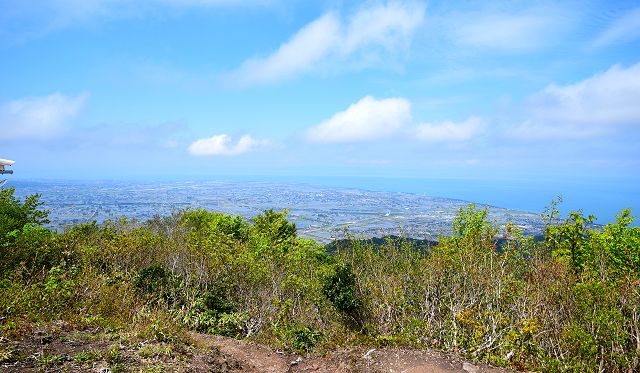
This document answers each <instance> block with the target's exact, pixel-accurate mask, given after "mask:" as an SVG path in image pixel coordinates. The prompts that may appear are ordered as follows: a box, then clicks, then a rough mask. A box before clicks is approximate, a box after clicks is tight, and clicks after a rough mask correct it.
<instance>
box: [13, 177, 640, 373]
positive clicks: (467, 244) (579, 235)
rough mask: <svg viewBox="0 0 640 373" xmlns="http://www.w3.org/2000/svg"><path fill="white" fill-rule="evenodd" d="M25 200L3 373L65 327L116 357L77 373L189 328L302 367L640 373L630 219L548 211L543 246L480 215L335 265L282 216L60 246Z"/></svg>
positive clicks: (180, 344)
mask: <svg viewBox="0 0 640 373" xmlns="http://www.w3.org/2000/svg"><path fill="white" fill-rule="evenodd" d="M13 192H14V191H13V189H4V190H1V191H0V364H3V363H5V364H8V363H15V362H19V361H21V359H22V360H24V359H27V358H29V357H28V356H25V355H24V354H23V353H21V351H20V350H18V349H16V348H14V346H15V344H14V343H13V342H15V341H18V340H20V339H21V338H25V337H26V336H29V335H30V334H32V333H33V332H34V330H36V329H37V328H38V327H40V326H43V325H44V326H47V325H49V326H51V325H64V328H66V329H67V330H77V331H82V332H83V333H88V332H90V333H91V334H93V335H108V336H109V340H110V341H111V342H110V343H111V345H110V346H111V347H109V348H107V349H106V350H105V351H106V352H100V353H99V354H98V353H97V354H98V355H96V356H89V355H87V356H85V357H82V356H80V357H76V356H74V357H73V363H74V364H77V366H83V365H82V364H89V362H90V361H95V360H96V359H102V360H104V361H106V362H107V363H108V364H109V365H110V367H111V371H119V370H120V371H123V370H127V369H128V368H127V361H126V359H122V358H120V357H119V356H120V355H119V353H118V347H117V346H120V344H122V343H125V342H127V343H138V342H140V343H142V342H143V341H144V342H145V343H146V342H149V341H151V342H157V343H163V345H164V346H169V348H172V349H174V351H180V350H181V349H188V346H189V345H190V344H191V343H192V342H190V340H189V337H188V332H189V331H198V332H202V333H209V334H216V335H222V336H230V337H234V338H248V339H251V340H254V341H257V342H260V343H266V344H268V345H271V346H273V347H276V348H278V349H281V350H288V351H296V352H298V353H307V352H323V351H330V350H332V349H335V348H338V347H343V346H353V345H358V346H374V347H375V346H389V345H398V346H414V347H419V348H430V349H438V350H444V351H452V352H455V353H458V354H461V355H463V356H466V357H469V358H472V359H475V360H478V361H483V362H487V363H490V364H493V365H498V366H504V367H511V368H515V369H520V370H526V369H528V370H543V371H575V372H591V371H593V372H596V371H609V372H615V371H625V372H626V371H638V370H640V360H639V358H640V228H638V227H634V226H632V225H631V223H632V221H633V217H632V216H631V212H630V211H629V210H623V211H621V212H620V214H619V215H618V217H617V222H616V223H613V224H608V225H606V226H604V227H602V228H601V229H597V228H590V227H591V226H592V225H591V224H590V223H591V222H592V221H593V217H585V216H583V215H582V214H581V213H580V212H574V213H571V214H570V215H569V216H567V217H559V216H557V215H558V212H557V209H556V207H557V206H556V204H555V203H552V204H551V206H550V207H549V208H548V209H547V212H546V214H545V215H544V216H543V219H545V222H546V229H545V235H544V239H542V240H534V239H533V238H532V237H524V236H523V235H522V234H521V233H520V232H519V231H518V229H517V228H516V227H515V226H507V227H506V228H503V229H499V228H498V227H496V226H495V225H494V224H493V223H492V222H490V221H488V220H487V215H486V211H485V210H479V209H477V208H476V207H475V206H474V205H470V206H468V207H467V208H466V209H461V210H460V211H459V213H458V216H457V218H456V219H455V221H454V223H453V230H454V235H453V236H451V237H441V238H440V239H439V240H438V242H437V243H433V245H430V246H429V249H428V250H423V249H420V248H417V247H416V244H415V242H413V241H409V240H403V239H401V238H390V239H387V240H386V241H385V242H378V241H375V242H374V241H366V240H352V241H350V242H342V243H340V242H339V243H336V244H334V245H333V246H332V253H331V254H328V253H327V251H326V250H325V248H324V246H322V245H320V244H318V243H316V242H314V241H311V240H306V239H302V238H299V237H297V236H296V227H295V225H294V224H292V223H290V222H288V221H287V217H286V216H287V212H286V211H282V212H275V211H271V210H269V211H265V212H264V213H263V214H261V215H259V216H257V217H256V218H254V219H253V220H252V221H246V220H245V219H243V218H241V217H239V216H230V215H225V214H221V213H216V212H210V211H204V210H187V211H182V212H179V213H175V214H173V215H171V216H164V217H160V216H159V217H156V218H154V219H151V220H149V221H145V222H138V221H131V220H127V219H125V218H123V219H122V220H119V221H113V222H108V223H105V224H100V225H99V224H95V223H90V224H83V225H78V226H74V227H70V228H69V229H67V230H66V231H65V232H63V233H56V232H53V231H51V230H49V229H47V228H45V227H44V226H43V224H45V223H46V222H47V211H45V210H43V209H42V206H41V203H40V202H39V196H37V195H35V196H30V197H28V198H27V199H25V200H24V201H20V200H17V199H16V198H15V197H14V195H13ZM498 241H500V242H501V245H500V250H498V247H497V243H498ZM114 346H115V347H114ZM83 356H84V355H83ZM63 363H64V360H63V359H58V360H56V357H55V356H45V355H44V354H43V355H39V357H38V361H37V364H38V366H41V367H51V366H56V365H60V364H63ZM0 366H1V365H0Z"/></svg>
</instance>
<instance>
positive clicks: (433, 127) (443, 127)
mask: <svg viewBox="0 0 640 373" xmlns="http://www.w3.org/2000/svg"><path fill="white" fill-rule="evenodd" d="M484 127H485V123H484V121H483V120H482V119H480V118H478V117H471V118H469V119H467V120H466V121H464V122H461V123H455V122H451V121H446V122H440V123H422V124H419V125H418V126H417V127H416V128H415V136H416V138H418V139H419V140H422V141H427V142H447V141H458V142H461V141H468V140H471V139H472V138H473V137H474V136H476V135H477V134H479V133H480V132H481V131H483V129H484Z"/></svg>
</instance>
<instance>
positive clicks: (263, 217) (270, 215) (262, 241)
mask: <svg viewBox="0 0 640 373" xmlns="http://www.w3.org/2000/svg"><path fill="white" fill-rule="evenodd" d="M288 213H289V211H288V210H284V211H281V212H274V211H273V210H272V209H269V210H266V211H264V212H263V213H262V214H260V215H258V216H256V217H255V218H253V226H252V231H253V235H254V237H255V238H256V242H258V244H259V245H260V246H265V245H266V246H267V247H268V248H269V249H280V250H286V248H287V245H288V244H290V243H291V242H292V240H293V239H295V237H296V225H295V224H294V223H290V222H288V221H287V214H288ZM262 248H263V247H258V248H257V249H262Z"/></svg>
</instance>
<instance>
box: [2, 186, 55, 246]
mask: <svg viewBox="0 0 640 373" xmlns="http://www.w3.org/2000/svg"><path fill="white" fill-rule="evenodd" d="M14 192H15V188H7V189H0V243H2V244H4V243H6V241H5V240H6V239H7V238H6V235H7V233H9V232H12V231H14V230H16V229H18V230H19V229H22V227H24V226H25V225H27V224H33V225H42V224H46V223H48V222H49V220H48V219H47V217H48V216H49V212H48V211H47V210H41V209H40V206H42V202H41V201H40V195H39V194H34V195H30V196H28V197H27V198H26V199H25V200H24V202H22V203H21V202H20V200H18V199H17V198H15V197H14V196H13V193H14Z"/></svg>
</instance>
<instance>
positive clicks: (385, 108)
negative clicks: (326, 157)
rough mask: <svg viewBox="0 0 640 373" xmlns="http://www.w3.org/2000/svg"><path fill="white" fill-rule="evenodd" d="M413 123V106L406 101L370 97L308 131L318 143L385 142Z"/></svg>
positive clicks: (309, 138)
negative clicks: (383, 140)
mask: <svg viewBox="0 0 640 373" xmlns="http://www.w3.org/2000/svg"><path fill="white" fill-rule="evenodd" d="M410 122H411V104H410V103H409V101H407V100H406V99H404V98H387V99H382V100H377V99H375V98H373V97H371V96H366V97H364V98H363V99H361V100H360V101H358V102H356V103H355V104H353V105H351V106H349V107H348V108H347V110H345V111H341V112H339V113H337V114H335V115H333V116H332V117H331V118H329V119H327V120H326V121H324V122H322V123H320V124H319V125H318V126H315V127H312V128H310V129H309V130H308V131H307V139H308V140H309V141H310V142H315V143H347V142H360V141H372V140H378V139H383V138H386V137H389V136H391V135H394V134H396V133H397V132H398V131H399V130H400V129H401V128H402V127H403V126H405V125H407V124H409V123H410Z"/></svg>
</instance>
